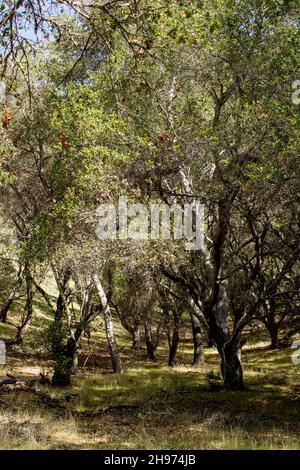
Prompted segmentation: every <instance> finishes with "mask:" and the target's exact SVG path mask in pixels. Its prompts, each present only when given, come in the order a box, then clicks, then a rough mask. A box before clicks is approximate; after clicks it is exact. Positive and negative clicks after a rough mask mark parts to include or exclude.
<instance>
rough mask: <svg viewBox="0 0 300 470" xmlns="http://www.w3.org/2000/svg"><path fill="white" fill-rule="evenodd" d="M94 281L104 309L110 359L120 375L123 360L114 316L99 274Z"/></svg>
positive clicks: (115, 370) (94, 277)
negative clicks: (113, 319) (116, 335)
mask: <svg viewBox="0 0 300 470" xmlns="http://www.w3.org/2000/svg"><path fill="white" fill-rule="evenodd" d="M93 280H94V284H95V287H96V290H97V292H98V295H99V298H100V302H101V305H102V309H103V314H104V321H105V331H106V337H107V342H108V347H109V353H110V357H111V361H112V365H113V370H114V372H115V373H120V372H122V363H121V358H120V355H119V351H118V346H117V342H116V339H115V333H114V325H113V321H112V315H111V311H110V307H109V304H108V300H107V297H106V294H105V291H104V289H103V286H102V283H101V281H100V277H99V276H98V274H95V275H94V276H93Z"/></svg>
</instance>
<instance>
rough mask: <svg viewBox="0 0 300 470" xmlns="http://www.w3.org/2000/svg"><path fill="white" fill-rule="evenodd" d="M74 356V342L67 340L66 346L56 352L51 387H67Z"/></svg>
mask: <svg viewBox="0 0 300 470" xmlns="http://www.w3.org/2000/svg"><path fill="white" fill-rule="evenodd" d="M75 354H76V341H75V340H74V338H69V339H68V342H67V345H66V346H65V347H64V348H62V349H61V350H60V351H58V352H57V356H56V358H55V359H56V361H55V367H54V374H53V377H52V385H56V386H59V387H67V386H68V385H70V384H71V374H72V367H73V363H74V356H75Z"/></svg>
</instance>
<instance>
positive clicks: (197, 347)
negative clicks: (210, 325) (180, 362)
mask: <svg viewBox="0 0 300 470" xmlns="http://www.w3.org/2000/svg"><path fill="white" fill-rule="evenodd" d="M190 316H191V323H192V332H193V342H194V359H193V365H199V364H204V352H203V340H202V333H201V324H200V321H199V319H198V318H197V317H196V315H194V314H193V313H191V314H190Z"/></svg>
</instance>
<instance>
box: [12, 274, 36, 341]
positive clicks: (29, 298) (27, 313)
mask: <svg viewBox="0 0 300 470" xmlns="http://www.w3.org/2000/svg"><path fill="white" fill-rule="evenodd" d="M32 302H33V291H32V278H31V275H30V273H29V271H27V272H26V304H25V308H24V312H23V316H22V323H21V325H20V326H19V328H18V332H17V335H16V337H15V339H14V340H13V344H17V345H20V344H22V343H23V339H24V335H25V333H26V331H27V330H28V328H29V325H30V322H31V319H32V315H33V308H32Z"/></svg>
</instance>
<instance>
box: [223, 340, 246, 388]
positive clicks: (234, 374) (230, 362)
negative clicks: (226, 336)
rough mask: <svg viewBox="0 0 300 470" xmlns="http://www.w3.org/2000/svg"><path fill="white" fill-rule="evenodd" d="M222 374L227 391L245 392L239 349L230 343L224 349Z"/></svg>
mask: <svg viewBox="0 0 300 470" xmlns="http://www.w3.org/2000/svg"><path fill="white" fill-rule="evenodd" d="M221 373H222V376H223V380H224V385H225V389H226V390H232V391H234V390H244V379H243V369H242V366H241V363H240V360H239V357H238V348H237V347H235V346H232V345H230V344H228V343H227V344H225V346H224V347H223V348H222V362H221Z"/></svg>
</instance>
